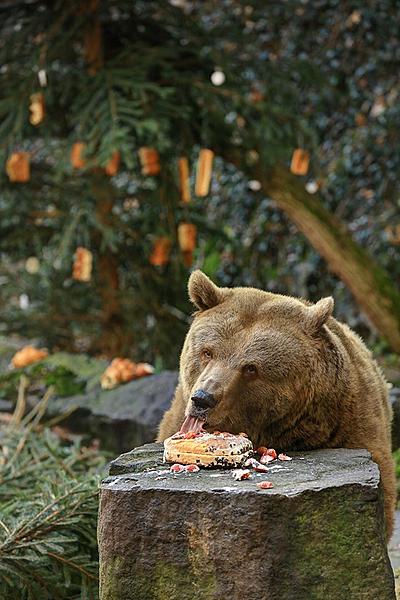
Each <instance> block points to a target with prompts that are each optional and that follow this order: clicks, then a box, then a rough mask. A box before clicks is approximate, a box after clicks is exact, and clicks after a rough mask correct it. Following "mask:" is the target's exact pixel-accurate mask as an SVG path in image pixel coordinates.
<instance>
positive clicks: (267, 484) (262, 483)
mask: <svg viewBox="0 0 400 600" xmlns="http://www.w3.org/2000/svg"><path fill="white" fill-rule="evenodd" d="M257 487H258V488H260V490H270V489H271V488H273V487H274V484H273V483H272V481H260V483H257Z"/></svg>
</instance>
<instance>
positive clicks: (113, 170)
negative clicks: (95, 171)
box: [104, 150, 121, 177]
mask: <svg viewBox="0 0 400 600" xmlns="http://www.w3.org/2000/svg"><path fill="white" fill-rule="evenodd" d="M120 160H121V156H120V153H119V152H118V150H116V151H115V152H113V155H112V157H111V158H110V160H109V161H108V163H107V164H106V166H105V167H104V170H105V172H106V174H107V175H109V177H113V175H116V174H117V173H118V169H119V163H120Z"/></svg>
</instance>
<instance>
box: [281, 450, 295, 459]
mask: <svg viewBox="0 0 400 600" xmlns="http://www.w3.org/2000/svg"><path fill="white" fill-rule="evenodd" d="M278 458H279V460H293V459H292V457H291V456H288V455H287V454H283V452H281V454H278Z"/></svg>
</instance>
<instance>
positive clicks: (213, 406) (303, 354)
mask: <svg viewBox="0 0 400 600" xmlns="http://www.w3.org/2000/svg"><path fill="white" fill-rule="evenodd" d="M189 296H190V299H191V300H192V302H193V303H194V304H195V305H196V307H197V308H198V311H197V312H196V313H195V316H194V320H193V323H192V325H191V327H190V329H189V332H188V334H187V337H186V340H185V343H184V346H183V349H182V354H181V360H180V380H179V385H178V387H177V390H176V394H175V397H174V400H173V402H172V406H171V408H170V409H169V410H168V411H167V412H166V413H165V415H164V418H163V420H162V422H161V424H160V429H159V436H158V440H159V441H162V440H164V439H165V438H167V437H169V436H170V435H172V434H173V433H175V432H176V431H178V430H180V429H181V428H182V430H183V431H187V430H189V429H194V430H199V429H201V428H202V427H204V428H205V429H206V430H208V431H211V432H212V431H215V430H219V431H229V432H231V433H240V432H242V431H244V432H246V433H247V434H248V436H249V437H250V439H251V440H252V441H253V443H254V445H255V447H257V446H269V447H275V448H277V449H279V450H311V449H315V448H339V447H345V448H367V449H368V450H369V451H370V452H371V454H372V457H373V459H374V460H375V461H376V462H377V463H378V465H379V467H380V471H381V477H382V485H383V491H384V497H385V517H386V527H387V536H388V537H390V535H391V533H392V530H393V521H394V509H395V499H396V485H395V476H394V465H393V461H392V456H391V428H390V423H391V409H390V405H389V402H388V386H387V383H386V382H385V380H384V377H383V375H382V373H381V371H380V369H379V367H378V365H377V364H376V362H375V361H374V360H373V358H372V355H371V353H370V351H369V350H368V349H367V348H366V346H365V345H364V343H363V342H362V340H361V339H360V338H359V337H358V336H357V335H356V334H355V333H354V332H353V331H351V329H350V328H349V327H348V326H347V325H344V324H342V323H339V322H338V321H336V320H335V319H334V318H333V317H332V316H331V315H332V310H333V299H332V298H330V297H329V298H323V299H322V300H320V301H319V302H317V303H316V304H311V303H310V302H308V301H305V300H300V299H296V298H292V297H290V296H284V295H280V294H273V293H270V292H265V291H262V290H258V289H254V288H240V287H238V288H219V287H217V286H216V285H215V284H214V283H213V282H212V281H211V280H210V279H209V278H208V277H207V276H206V275H204V273H202V272H201V271H195V272H194V273H192V275H191V276H190V279H189Z"/></svg>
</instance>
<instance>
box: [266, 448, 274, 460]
mask: <svg viewBox="0 0 400 600" xmlns="http://www.w3.org/2000/svg"><path fill="white" fill-rule="evenodd" d="M266 454H269V456H272V458H276V456H277V454H276V450H274V449H273V448H268V450H267V452H266Z"/></svg>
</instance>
